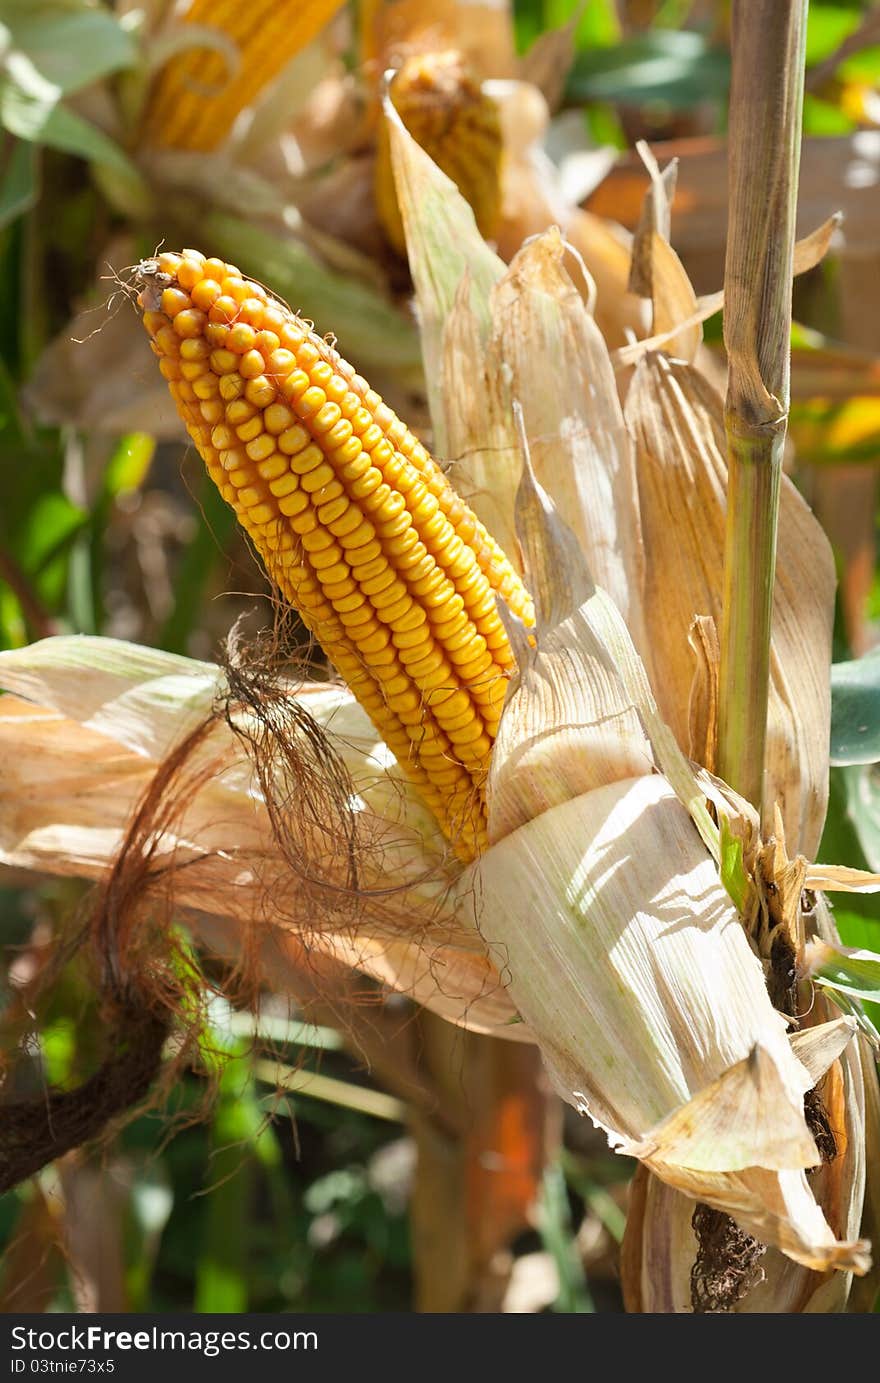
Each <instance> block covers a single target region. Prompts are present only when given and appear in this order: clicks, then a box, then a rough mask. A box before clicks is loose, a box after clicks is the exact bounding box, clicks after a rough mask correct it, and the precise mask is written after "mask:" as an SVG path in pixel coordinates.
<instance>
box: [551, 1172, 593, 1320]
mask: <svg viewBox="0 0 880 1383" xmlns="http://www.w3.org/2000/svg"><path fill="white" fill-rule="evenodd" d="M538 1228H539V1230H540V1234H541V1239H542V1241H543V1244H544V1248H545V1250H546V1252H547V1253H549V1254H550V1256H551V1257H552V1259H553V1261H554V1263H555V1264H556V1271H557V1274H558V1276H559V1294H558V1296H557V1298H556V1301H555V1302H554V1303H553V1310H554V1311H557V1312H560V1313H565V1314H569V1315H570V1314H577V1315H581V1314H586V1313H591V1312H593V1311H595V1309H596V1308H595V1306H594V1304H593V1299H592V1296H591V1294H590V1288H589V1286H588V1284H587V1278H586V1274H585V1273H584V1268H583V1264H582V1262H581V1258H580V1254H579V1253H578V1251H577V1245H576V1243H575V1239H574V1234H573V1231H572V1223H571V1211H570V1209H569V1205H568V1194H567V1191H566V1186H565V1177H564V1175H563V1172H562V1167H561V1166H560V1164H559V1163H558V1162H555V1163H553V1164H552V1165H551V1166H549V1167H546V1168H545V1169H544V1177H543V1180H542V1183H541V1197H540V1200H539V1202H538Z"/></svg>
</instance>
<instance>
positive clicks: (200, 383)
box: [193, 375, 220, 399]
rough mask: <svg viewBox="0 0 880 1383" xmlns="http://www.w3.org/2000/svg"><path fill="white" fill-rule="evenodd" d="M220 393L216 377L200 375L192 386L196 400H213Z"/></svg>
mask: <svg viewBox="0 0 880 1383" xmlns="http://www.w3.org/2000/svg"><path fill="white" fill-rule="evenodd" d="M219 392H220V382H219V380H218V379H217V376H216V375H202V376H201V378H200V379H197V380H196V381H195V382H194V384H193V393H194V394H195V396H196V398H197V399H213V398H216V396H217V394H219Z"/></svg>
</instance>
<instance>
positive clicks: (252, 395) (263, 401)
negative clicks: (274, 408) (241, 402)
mask: <svg viewBox="0 0 880 1383" xmlns="http://www.w3.org/2000/svg"><path fill="white" fill-rule="evenodd" d="M244 396H245V398H246V399H249V400H250V402H251V403H254V404H256V405H257V407H258V408H267V407H268V405H269V404H270V403H274V402H275V399H276V398H277V394H276V392H275V386H274V385H272V384H270V383H269V381H268V379H267V378H266V376H265V375H258V376H257V378H256V379H249V380H248V381H247V385H246V387H245V391H244Z"/></svg>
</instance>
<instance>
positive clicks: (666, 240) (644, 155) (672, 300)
mask: <svg viewBox="0 0 880 1383" xmlns="http://www.w3.org/2000/svg"><path fill="white" fill-rule="evenodd" d="M636 147H637V149H638V151H639V154H640V156H641V159H642V162H643V163H644V165H645V167H646V168H647V170H648V174H649V176H650V178H651V186H650V188H649V189H648V191H647V192H646V193H645V201H644V205H643V207H642V215H641V219H640V221H639V225H638V227H637V229H636V233H635V237H634V240H633V251H632V267H631V269H630V279H629V286H630V288H631V290H632V291H633V292H635V293H639V294H641V296H642V297H644V298H648V299H650V302H651V307H652V314H653V320H652V325H651V334H652V335H653V336H661V337H663V338H664V339H665V341H666V343H667V353H668V354H669V355H673V356H676V357H677V358H679V359H681V360H687V361H688V362H690V361H692V360H693V358H694V356H695V355H696V353H697V350H698V348H699V346H700V343H701V341H702V339H703V332H702V328H701V325H700V321H699V305H698V303H697V298H696V295H695V293H694V290H693V285H692V284H691V281H690V279H689V278H688V276H687V274H686V272H685V269H684V265H683V264H682V262H681V260H680V259H679V257H678V255H677V254H676V253H675V251H674V250H673V248H672V246H671V244H670V227H671V207H672V199H673V196H674V195H675V181H676V174H677V169H678V165H677V163H676V162H675V161H674V160H673V162H671V163H669V164H667V166H666V168H664V170H663V172H662V173H661V172H660V169H659V167H658V165H657V160H656V159H655V158H654V155H653V154H652V153H651V150H650V148H649V147H648V145H647V144H646V143H645V142H644V141H643V140H642V141H641V142H640V143H639V144H638V145H637V146H636Z"/></svg>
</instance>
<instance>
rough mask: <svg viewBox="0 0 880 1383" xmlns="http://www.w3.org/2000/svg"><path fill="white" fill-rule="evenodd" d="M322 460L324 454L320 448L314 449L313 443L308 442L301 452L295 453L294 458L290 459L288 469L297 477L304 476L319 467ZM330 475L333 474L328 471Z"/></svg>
mask: <svg viewBox="0 0 880 1383" xmlns="http://www.w3.org/2000/svg"><path fill="white" fill-rule="evenodd" d="M323 460H324V453H323V452H322V451H321V448H320V447H316V446H315V444H314V442H310V443H309V445H308V446H307V447H306V448H305V449H304V450H303V451H300V452H297V454H296V455H295V456H292V457H291V458H290V469H291V470H292V471H296V473H297V475H305V474H306V472H307V471H313V470H314V469H315V467H316V466H320V465H321V463H322V462H323ZM327 469H328V471H329V470H330V467H329V466H328V467H327ZM330 474H331V475H332V474H333V472H332V471H330Z"/></svg>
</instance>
